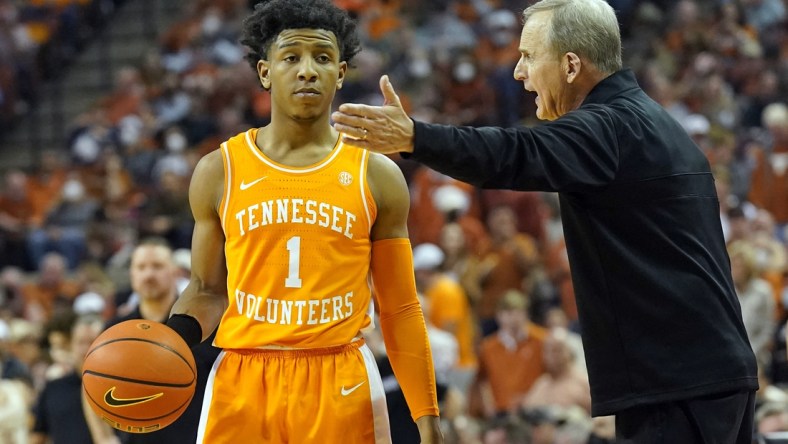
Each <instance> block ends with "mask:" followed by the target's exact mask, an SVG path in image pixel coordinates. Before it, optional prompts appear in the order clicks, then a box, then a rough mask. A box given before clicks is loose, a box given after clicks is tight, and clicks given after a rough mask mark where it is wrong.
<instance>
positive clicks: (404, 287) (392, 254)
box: [372, 238, 438, 420]
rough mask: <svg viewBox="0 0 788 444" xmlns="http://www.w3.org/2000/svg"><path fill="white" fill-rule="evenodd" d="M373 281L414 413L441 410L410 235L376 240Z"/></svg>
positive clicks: (398, 372) (386, 339)
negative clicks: (417, 288) (439, 408)
mask: <svg viewBox="0 0 788 444" xmlns="http://www.w3.org/2000/svg"><path fill="white" fill-rule="evenodd" d="M372 281H373V284H374V287H375V302H376V303H377V304H378V308H379V310H380V330H381V332H382V333H383V340H384V342H385V344H386V352H387V353H388V356H389V360H390V361H391V367H392V368H393V370H394V375H395V376H396V377H397V380H398V381H399V383H400V387H402V392H403V394H404V395H405V400H406V401H407V403H408V407H409V408H410V414H411V416H412V417H413V419H414V420H416V419H418V418H421V417H422V416H426V415H432V416H438V400H437V395H436V392H435V370H434V368H433V365H432V353H431V350H430V342H429V339H428V338H427V326H426V324H425V323H424V314H423V312H422V311H421V305H419V300H418V298H417V297H416V281H415V278H414V276H413V252H412V250H411V247H410V241H409V240H408V239H404V238H397V239H384V240H379V241H375V242H373V243H372Z"/></svg>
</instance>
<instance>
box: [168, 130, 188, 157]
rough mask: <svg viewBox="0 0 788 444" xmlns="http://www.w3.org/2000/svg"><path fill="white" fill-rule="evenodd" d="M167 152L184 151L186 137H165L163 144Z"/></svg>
mask: <svg viewBox="0 0 788 444" xmlns="http://www.w3.org/2000/svg"><path fill="white" fill-rule="evenodd" d="M165 145H166V146H167V151H169V152H171V153H180V152H182V151H183V150H184V149H186V137H185V136H184V135H183V134H181V133H172V134H169V135H167V140H166V142H165Z"/></svg>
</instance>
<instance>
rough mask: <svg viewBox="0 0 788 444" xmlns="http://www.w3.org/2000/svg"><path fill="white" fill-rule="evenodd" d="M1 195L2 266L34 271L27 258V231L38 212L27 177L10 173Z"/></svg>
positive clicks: (13, 171)
mask: <svg viewBox="0 0 788 444" xmlns="http://www.w3.org/2000/svg"><path fill="white" fill-rule="evenodd" d="M3 182H4V186H3V190H2V191H1V192H0V251H2V252H3V254H0V267H3V266H7V265H13V266H15V267H19V268H23V269H30V268H31V267H30V265H29V260H28V255H27V241H26V239H27V232H28V230H29V229H30V226H31V224H32V222H33V216H34V213H35V209H34V205H33V200H32V199H31V197H30V191H29V189H28V184H27V175H26V174H25V173H24V172H22V171H19V170H10V171H8V172H6V174H5V177H4V181H3Z"/></svg>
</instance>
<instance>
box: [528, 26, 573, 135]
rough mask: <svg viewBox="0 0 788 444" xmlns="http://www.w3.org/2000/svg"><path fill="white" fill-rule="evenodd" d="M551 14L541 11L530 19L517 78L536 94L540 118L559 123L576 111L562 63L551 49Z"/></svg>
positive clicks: (538, 116) (537, 115) (537, 111)
mask: <svg viewBox="0 0 788 444" xmlns="http://www.w3.org/2000/svg"><path fill="white" fill-rule="evenodd" d="M551 16H552V13H551V12H537V13H535V14H534V15H532V16H531V17H529V18H528V21H527V22H525V25H524V26H523V32H522V34H521V36H520V60H519V61H518V62H517V66H516V67H515V68H514V78H515V79H516V80H518V81H521V82H523V86H524V87H525V89H526V90H527V91H535V92H536V94H537V96H536V117H537V118H539V119H541V120H555V119H557V118H559V117H561V116H562V115H564V114H566V113H568V112H569V111H571V110H572V106H573V105H574V103H572V101H571V100H570V97H569V94H568V93H567V88H566V82H565V77H564V75H563V73H562V63H561V60H560V59H559V57H557V56H556V55H555V54H553V52H552V51H550V49H549V48H548V46H547V32H548V29H549V26H550V19H551Z"/></svg>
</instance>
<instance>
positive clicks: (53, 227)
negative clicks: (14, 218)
mask: <svg viewBox="0 0 788 444" xmlns="http://www.w3.org/2000/svg"><path fill="white" fill-rule="evenodd" d="M98 211H99V205H98V202H97V201H96V200H95V199H93V198H91V197H90V196H88V195H86V193H85V186H84V185H83V184H82V182H81V181H80V180H79V179H78V178H76V177H72V178H70V179H69V180H67V181H66V183H64V184H63V189H62V191H61V200H60V203H58V204H57V205H56V206H55V207H54V208H52V209H51V210H50V212H49V213H48V214H47V216H46V218H45V219H44V221H43V223H42V226H41V227H40V228H36V229H34V230H32V231H31V232H30V234H29V235H28V248H29V249H30V250H29V251H30V259H31V260H32V261H34V262H35V263H38V262H39V261H41V259H42V258H43V257H44V255H45V254H46V253H47V252H50V251H56V252H58V253H60V254H62V255H63V256H64V257H65V258H66V261H67V264H68V268H69V270H74V269H76V268H77V267H78V266H79V264H80V262H81V261H82V260H83V258H84V257H85V254H86V246H87V243H86V241H87V230H88V228H89V224H90V223H91V222H93V221H94V220H95V217H96V215H97V214H98Z"/></svg>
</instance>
